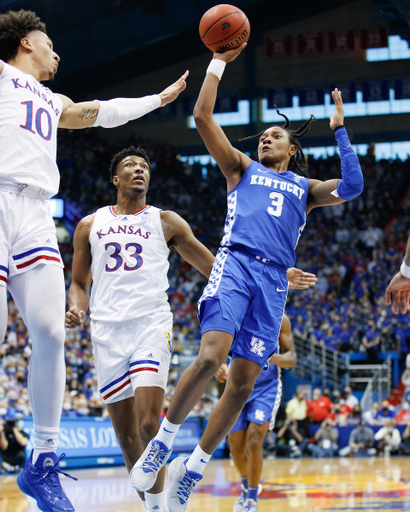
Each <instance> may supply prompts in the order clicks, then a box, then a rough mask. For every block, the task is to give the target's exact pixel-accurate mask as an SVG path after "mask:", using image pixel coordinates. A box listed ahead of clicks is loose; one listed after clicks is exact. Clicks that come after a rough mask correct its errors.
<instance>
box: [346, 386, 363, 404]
mask: <svg viewBox="0 0 410 512" xmlns="http://www.w3.org/2000/svg"><path fill="white" fill-rule="evenodd" d="M343 400H344V403H345V404H346V405H348V406H349V407H350V408H351V409H353V408H354V406H355V405H359V400H358V398H357V397H355V396H354V394H353V391H352V388H351V387H350V386H346V387H345V389H344V393H343Z"/></svg>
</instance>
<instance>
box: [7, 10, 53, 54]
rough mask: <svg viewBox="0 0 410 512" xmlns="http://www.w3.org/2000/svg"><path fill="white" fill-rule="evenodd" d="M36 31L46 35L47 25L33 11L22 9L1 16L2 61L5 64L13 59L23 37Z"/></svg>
mask: <svg viewBox="0 0 410 512" xmlns="http://www.w3.org/2000/svg"><path fill="white" fill-rule="evenodd" d="M35 30H39V31H40V32H44V33H46V26H45V24H44V23H43V22H42V21H41V20H40V18H39V17H38V16H37V15H36V13H34V12H33V11H25V10H24V9H21V10H20V11H8V13H7V14H0V59H1V60H3V61H4V62H9V61H10V60H11V59H13V58H14V57H15V56H16V55H17V52H18V49H19V46H20V41H21V40H22V39H23V37H26V36H27V34H29V33H30V32H33V31H35Z"/></svg>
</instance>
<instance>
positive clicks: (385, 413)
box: [374, 400, 395, 425]
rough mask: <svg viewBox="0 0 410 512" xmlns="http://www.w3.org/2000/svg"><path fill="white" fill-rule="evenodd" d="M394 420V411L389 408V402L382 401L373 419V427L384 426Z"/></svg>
mask: <svg viewBox="0 0 410 512" xmlns="http://www.w3.org/2000/svg"><path fill="white" fill-rule="evenodd" d="M392 419H393V420H394V419H395V414H394V411H393V410H392V409H391V408H390V402H389V401H388V400H383V402H382V406H381V408H380V409H379V410H378V411H377V414H376V416H375V417H374V420H375V422H374V423H375V425H386V423H387V422H388V421H389V420H392Z"/></svg>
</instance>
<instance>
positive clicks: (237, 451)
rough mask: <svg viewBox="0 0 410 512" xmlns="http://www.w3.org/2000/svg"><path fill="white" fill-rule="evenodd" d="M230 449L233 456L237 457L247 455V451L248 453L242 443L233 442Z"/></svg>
mask: <svg viewBox="0 0 410 512" xmlns="http://www.w3.org/2000/svg"><path fill="white" fill-rule="evenodd" d="M229 449H230V451H231V453H232V456H233V457H235V456H236V457H240V456H241V455H245V453H246V451H245V447H244V446H241V445H238V444H235V443H232V442H230V443H229Z"/></svg>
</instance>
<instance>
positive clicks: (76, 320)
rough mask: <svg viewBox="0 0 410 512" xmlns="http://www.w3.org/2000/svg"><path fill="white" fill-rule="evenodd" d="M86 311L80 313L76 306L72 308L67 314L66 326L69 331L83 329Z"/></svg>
mask: <svg viewBox="0 0 410 512" xmlns="http://www.w3.org/2000/svg"><path fill="white" fill-rule="evenodd" d="M85 316H86V315H85V311H79V310H78V309H77V308H76V307H75V306H71V307H70V309H69V310H68V311H67V313H66V314H65V326H66V327H67V329H75V328H76V327H82V326H83V325H84V322H85Z"/></svg>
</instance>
